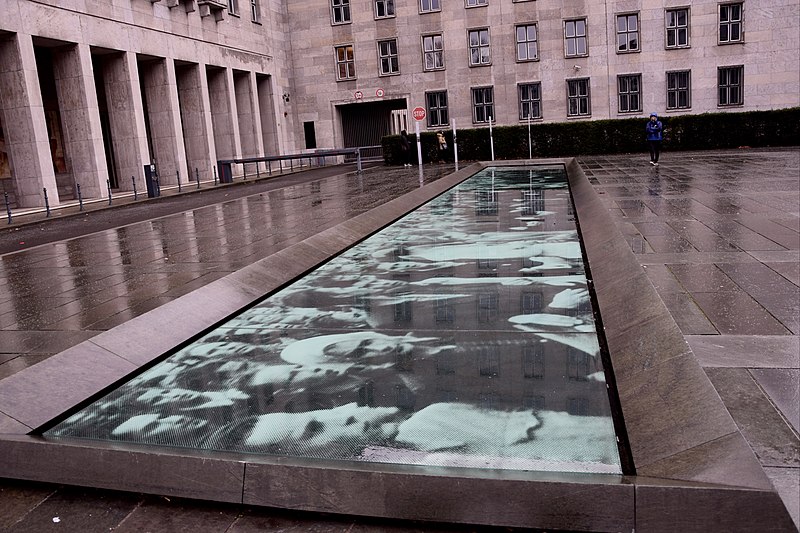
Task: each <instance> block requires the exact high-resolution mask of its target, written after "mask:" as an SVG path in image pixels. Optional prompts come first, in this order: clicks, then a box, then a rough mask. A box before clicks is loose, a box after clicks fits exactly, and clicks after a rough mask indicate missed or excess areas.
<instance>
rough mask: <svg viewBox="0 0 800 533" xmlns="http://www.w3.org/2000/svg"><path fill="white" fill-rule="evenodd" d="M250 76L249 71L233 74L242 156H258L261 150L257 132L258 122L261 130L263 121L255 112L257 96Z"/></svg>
mask: <svg viewBox="0 0 800 533" xmlns="http://www.w3.org/2000/svg"><path fill="white" fill-rule="evenodd" d="M250 78H251V75H250V73H249V72H235V73H234V75H233V83H234V89H235V90H236V114H237V119H238V120H237V123H238V126H239V136H240V139H241V144H242V157H256V156H257V155H258V154H259V152H260V151H261V150H259V143H258V141H259V138H258V137H259V136H258V135H257V133H256V124H258V129H259V130H260V129H261V124H260V122H261V121H260V120H258V115H257V114H256V113H255V105H254V104H255V102H254V100H255V98H254V93H253V84H252V83H251V82H250Z"/></svg>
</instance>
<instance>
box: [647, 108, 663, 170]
mask: <svg viewBox="0 0 800 533" xmlns="http://www.w3.org/2000/svg"><path fill="white" fill-rule="evenodd" d="M645 130H646V131H647V144H648V145H649V146H650V164H651V165H653V166H656V167H657V166H658V156H659V154H660V153H661V140H662V139H663V135H662V133H663V131H664V126H663V125H662V124H661V121H660V120H658V114H656V113H650V120H648V121H647V126H646V127H645Z"/></svg>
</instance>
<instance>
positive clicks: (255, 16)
mask: <svg viewBox="0 0 800 533" xmlns="http://www.w3.org/2000/svg"><path fill="white" fill-rule="evenodd" d="M250 20H251V22H254V23H256V24H261V2H260V0H250Z"/></svg>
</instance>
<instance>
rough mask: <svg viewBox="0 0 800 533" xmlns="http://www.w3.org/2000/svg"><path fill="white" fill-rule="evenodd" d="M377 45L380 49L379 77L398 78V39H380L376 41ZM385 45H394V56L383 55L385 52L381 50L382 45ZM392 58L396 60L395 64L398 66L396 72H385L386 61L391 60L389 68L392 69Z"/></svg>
mask: <svg viewBox="0 0 800 533" xmlns="http://www.w3.org/2000/svg"><path fill="white" fill-rule="evenodd" d="M375 42H376V44H377V49H378V76H380V77H383V76H397V75H399V74H400V47H399V45H398V44H397V37H391V38H389V39H379V40H377V41H375ZM385 43H394V54H391V50H390V53H389V54H388V55H386V56H384V55H383V51H382V50H381V45H382V44H385ZM392 58H394V63H395V66H396V70H390V71H389V72H385V71H384V70H383V63H384V59H388V60H389V66H390V67H391V63H392V61H391V60H392Z"/></svg>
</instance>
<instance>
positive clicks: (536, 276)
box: [46, 167, 620, 474]
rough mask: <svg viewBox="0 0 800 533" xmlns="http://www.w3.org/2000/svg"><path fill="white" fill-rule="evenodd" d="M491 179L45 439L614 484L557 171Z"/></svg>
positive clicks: (497, 173) (591, 336)
mask: <svg viewBox="0 0 800 533" xmlns="http://www.w3.org/2000/svg"><path fill="white" fill-rule="evenodd" d="M535 168H536V170H530V168H524V169H523V168H508V167H506V168H495V169H486V170H484V171H482V172H481V173H479V174H477V175H475V176H473V177H472V178H470V179H468V180H467V181H465V182H464V183H462V184H461V185H459V186H458V187H456V188H454V189H451V190H450V191H448V192H447V193H445V194H443V195H442V196H440V197H438V198H436V199H434V200H433V201H431V202H430V203H429V204H427V205H425V206H423V207H421V208H420V209H418V210H416V211H414V212H412V213H410V214H409V215H407V216H406V217H404V218H402V219H401V220H399V221H397V222H396V223H394V224H392V225H391V226H389V227H387V228H385V229H384V230H382V231H380V232H379V233H377V234H375V235H373V236H372V237H370V238H369V239H367V240H365V241H364V242H362V243H361V244H359V245H358V246H355V247H354V248H352V249H350V250H348V251H347V252H345V253H343V254H342V255H340V256H338V257H337V258H335V259H334V260H332V261H330V262H328V263H326V264H325V265H323V266H321V267H320V268H318V269H317V270H315V271H313V272H311V273H310V274H308V275H307V276H305V277H304V278H302V279H300V280H299V281H297V282H295V283H293V284H292V285H290V286H288V287H286V288H285V289H283V290H281V291H280V292H278V293H276V294H274V295H273V296H271V297H269V298H267V299H266V300H264V301H262V302H261V303H259V304H257V305H255V306H253V307H251V308H249V309H247V310H245V311H244V312H242V313H241V314H240V315H238V316H236V317H234V318H233V319H231V320H229V321H228V322H227V323H225V324H224V325H223V326H222V327H220V328H218V329H216V330H214V331H212V332H210V333H208V334H207V335H205V336H204V337H203V338H201V339H200V340H198V341H197V342H195V343H193V344H191V345H189V346H188V347H186V348H184V349H182V350H180V351H179V352H177V353H176V354H174V355H173V356H171V357H169V358H167V359H166V360H165V361H163V362H162V363H160V364H158V365H156V366H154V367H153V368H151V369H149V370H148V371H146V372H144V373H143V374H141V375H139V376H138V377H136V378H134V379H133V380H131V381H130V382H128V383H127V384H125V385H123V386H122V387H120V388H119V389H117V390H116V391H114V392H112V393H110V394H108V395H107V396H106V397H104V398H102V399H101V400H99V401H97V402H95V403H94V404H92V405H90V406H89V407H87V408H85V409H83V410H82V411H80V412H78V413H77V414H75V415H74V416H72V417H70V418H69V419H68V420H66V421H65V422H63V423H62V424H60V425H58V426H56V427H55V428H53V429H52V430H50V431H49V432H47V433H46V436H48V437H61V438H64V437H67V438H83V439H101V440H112V441H124V442H130V443H144V444H156V445H166V446H178V447H189V448H201V449H210V450H226V451H240V452H247V453H263V454H272V455H288V456H296V457H304V458H327V459H340V460H352V461H372V462H389V463H399V464H421V465H444V466H457V467H478V468H501V469H519V470H547V471H563V472H595V473H614V474H618V473H620V462H619V456H618V452H617V445H616V439H615V434H614V430H613V423H612V420H611V416H610V407H609V401H608V396H607V392H606V387H605V378H604V372H603V367H602V363H601V361H600V356H599V344H598V339H597V335H596V331H595V323H594V318H593V311H592V307H591V303H590V299H589V293H588V290H587V283H586V277H585V273H584V269H583V262H582V255H581V247H580V243H579V242H578V236H577V231H576V228H575V223H574V214H573V211H572V209H571V201H570V197H569V191H568V189H567V182H566V174H565V172H564V169H563V167H553V168H545V167H535Z"/></svg>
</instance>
